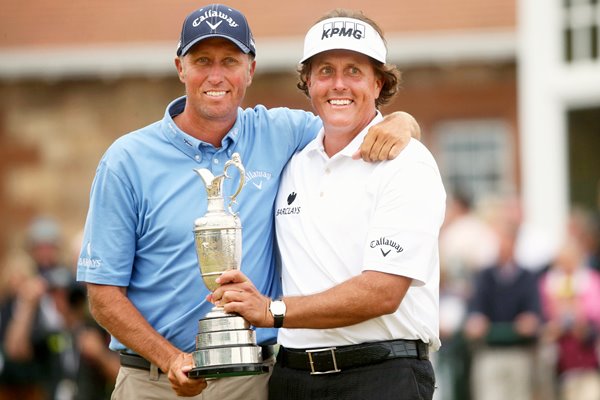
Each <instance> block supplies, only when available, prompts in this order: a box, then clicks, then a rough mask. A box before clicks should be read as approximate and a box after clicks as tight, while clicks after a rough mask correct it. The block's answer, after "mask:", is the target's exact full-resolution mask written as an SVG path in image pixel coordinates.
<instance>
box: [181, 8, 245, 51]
mask: <svg viewBox="0 0 600 400" xmlns="http://www.w3.org/2000/svg"><path fill="white" fill-rule="evenodd" d="M211 37H222V38H225V39H229V40H231V41H232V42H233V43H235V44H236V45H237V46H238V47H239V48H240V50H242V52H244V53H245V54H248V53H251V54H252V55H254V56H256V48H255V45H254V38H253V37H252V32H251V31H250V26H249V25H248V21H247V20H246V17H245V16H244V14H242V13H241V12H239V11H238V10H236V9H234V8H231V7H228V6H225V5H223V4H211V5H208V6H205V7H202V8H200V9H198V10H196V11H194V12H192V13H191V14H189V15H188V16H187V17H186V18H185V20H184V21H183V27H182V28H181V38H180V40H179V44H178V45H177V55H178V56H184V55H185V54H186V53H187V52H188V51H189V50H190V49H191V48H192V47H193V46H194V45H195V44H196V43H198V42H199V41H201V40H203V39H208V38H211Z"/></svg>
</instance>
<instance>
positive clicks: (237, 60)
mask: <svg viewBox="0 0 600 400" xmlns="http://www.w3.org/2000/svg"><path fill="white" fill-rule="evenodd" d="M175 64H176V66H177V72H178V75H179V80H180V81H181V82H183V83H184V84H185V91H186V95H187V102H186V112H191V113H192V114H193V115H192V116H190V117H191V118H193V119H195V120H198V121H200V122H202V121H211V122H217V121H218V122H231V124H232V125H233V123H234V122H235V119H236V117H237V108H238V107H239V106H240V104H241V103H242V100H243V99H244V95H245V94H246V89H247V88H248V86H250V83H252V76H253V75H254V68H255V65H256V64H255V62H254V60H252V58H251V57H250V56H249V55H247V54H244V53H242V52H241V51H240V49H239V48H238V47H237V46H236V45H235V44H233V43H232V42H231V41H229V40H227V39H224V38H218V37H216V38H209V39H205V40H202V41H201V42H199V43H198V44H197V45H195V46H194V47H193V48H192V49H191V50H190V51H189V52H188V53H187V54H186V55H185V56H183V57H181V58H177V59H176V60H175ZM188 108H189V110H188Z"/></svg>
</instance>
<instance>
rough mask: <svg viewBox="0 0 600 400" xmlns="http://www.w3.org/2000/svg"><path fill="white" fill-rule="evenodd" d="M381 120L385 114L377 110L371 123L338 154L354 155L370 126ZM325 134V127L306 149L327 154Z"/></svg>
mask: <svg viewBox="0 0 600 400" xmlns="http://www.w3.org/2000/svg"><path fill="white" fill-rule="evenodd" d="M381 121H383V116H382V115H381V112H380V111H379V110H377V114H375V117H374V118H373V119H372V120H371V122H369V124H368V125H367V126H365V127H364V129H363V130H362V131H360V132H359V133H358V135H356V136H355V137H354V139H352V141H351V142H350V143H348V145H347V146H346V147H344V148H343V149H342V150H341V151H340V152H339V153H338V154H340V155H343V156H346V157H352V156H353V155H354V153H356V151H357V150H358V149H359V148H360V146H361V144H362V142H363V140H364V138H365V136H366V135H367V132H368V131H369V128H370V127H371V126H373V125H376V124H378V123H379V122H381ZM324 136H325V130H324V128H321V130H320V131H319V133H318V135H317V137H316V138H315V139H314V140H313V141H312V142H310V143H309V144H308V145H307V146H306V151H307V152H309V153H311V152H320V153H323V154H325V147H324V146H323V139H324Z"/></svg>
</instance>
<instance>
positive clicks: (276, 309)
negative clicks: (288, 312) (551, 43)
mask: <svg viewBox="0 0 600 400" xmlns="http://www.w3.org/2000/svg"><path fill="white" fill-rule="evenodd" d="M269 309H270V310H271V313H272V314H273V315H284V314H285V303H284V302H283V301H280V300H278V301H272V302H271V306H270V307H269Z"/></svg>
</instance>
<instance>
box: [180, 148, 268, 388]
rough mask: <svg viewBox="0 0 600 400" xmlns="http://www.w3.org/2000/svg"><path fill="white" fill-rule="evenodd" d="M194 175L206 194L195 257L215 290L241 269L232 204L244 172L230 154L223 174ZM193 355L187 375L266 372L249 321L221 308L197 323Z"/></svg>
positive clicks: (196, 227)
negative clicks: (228, 185)
mask: <svg viewBox="0 0 600 400" xmlns="http://www.w3.org/2000/svg"><path fill="white" fill-rule="evenodd" d="M231 166H233V167H235V168H237V169H238V171H239V184H238V187H237V190H236V191H235V193H234V194H233V195H232V196H231V197H230V201H229V204H228V206H227V211H225V203H224V200H223V194H222V193H223V181H224V180H225V179H228V178H229V179H232V178H231V177H230V176H229V175H228V174H227V170H228V168H229V167H231ZM194 171H195V172H196V173H197V174H198V175H200V178H202V182H203V183H204V186H205V187H206V193H207V195H208V208H207V211H206V214H204V216H202V217H200V218H198V219H196V221H195V222H194V238H195V241H196V253H197V254H198V262H199V265H200V273H201V274H202V279H203V280H204V284H205V285H206V287H207V288H208V290H210V291H211V292H213V291H214V290H215V289H216V288H217V287H218V286H219V284H217V283H216V282H215V279H217V278H218V277H219V276H220V275H221V274H222V273H223V272H225V271H227V270H232V269H233V270H235V269H240V263H241V258H242V224H241V222H240V219H239V217H238V216H237V215H236V214H235V213H234V212H233V210H232V209H231V205H232V204H233V203H235V199H236V197H237V196H238V194H239V193H240V191H241V190H242V187H243V186H244V181H245V170H244V166H243V165H242V162H241V159H240V155H239V154H238V153H234V154H233V155H232V157H231V160H229V161H227V162H226V163H225V166H224V168H223V175H219V176H213V174H212V173H211V172H210V171H209V170H208V169H204V168H203V169H195V170H194ZM192 355H193V358H194V368H193V369H192V370H191V371H190V372H189V373H188V376H189V377H191V378H200V377H202V378H221V377H227V376H240V375H256V374H261V373H264V372H267V371H268V367H267V366H265V365H264V364H263V359H262V354H261V348H260V346H257V345H256V335H255V332H254V330H253V329H251V328H250V323H249V322H248V321H246V320H245V319H244V318H243V317H241V316H240V315H238V314H230V313H226V312H225V311H224V310H223V307H219V306H215V307H213V309H212V310H211V311H210V312H209V313H208V314H206V316H205V317H204V318H202V319H200V320H199V321H198V335H196V351H194V352H193V353H192Z"/></svg>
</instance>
